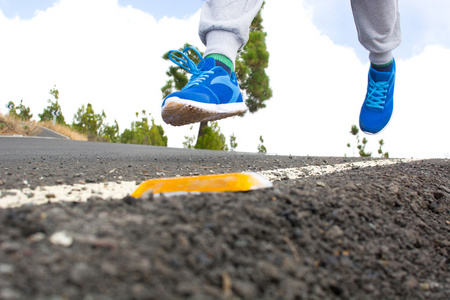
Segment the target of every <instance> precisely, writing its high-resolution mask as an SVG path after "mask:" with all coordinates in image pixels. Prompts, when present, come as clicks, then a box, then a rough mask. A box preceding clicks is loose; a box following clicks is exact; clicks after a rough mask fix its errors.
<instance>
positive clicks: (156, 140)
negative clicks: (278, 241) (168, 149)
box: [120, 110, 168, 146]
mask: <svg viewBox="0 0 450 300" xmlns="http://www.w3.org/2000/svg"><path fill="white" fill-rule="evenodd" d="M136 117H139V113H136ZM149 117H150V114H148V116H147V113H146V111H145V110H143V111H142V112H141V120H137V121H134V122H131V128H130V129H128V128H127V129H125V130H124V131H123V133H122V134H121V135H120V142H121V143H124V144H140V145H154V146H167V141H168V139H167V136H165V135H164V129H163V128H162V126H161V125H156V124H155V120H154V119H153V118H151V124H149Z"/></svg>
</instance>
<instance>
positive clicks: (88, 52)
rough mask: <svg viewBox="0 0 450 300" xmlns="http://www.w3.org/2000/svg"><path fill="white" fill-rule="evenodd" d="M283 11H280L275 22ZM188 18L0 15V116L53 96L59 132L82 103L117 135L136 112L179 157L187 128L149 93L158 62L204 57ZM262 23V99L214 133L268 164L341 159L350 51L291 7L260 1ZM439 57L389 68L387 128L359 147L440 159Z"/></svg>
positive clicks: (71, 6)
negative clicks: (381, 146) (381, 143)
mask: <svg viewBox="0 0 450 300" xmlns="http://www.w3.org/2000/svg"><path fill="white" fill-rule="evenodd" d="M283 7H284V8H285V7H289V9H288V10H286V9H284V10H283V11H284V13H283V18H280V16H279V12H280V11H282V10H281V9H282V8H283ZM199 16H200V13H199V12H197V13H195V14H194V15H192V16H191V17H189V18H186V19H183V20H179V19H175V18H162V19H160V20H158V21H157V20H155V18H154V17H153V16H152V15H150V14H148V13H145V12H142V11H141V10H138V9H134V8H132V7H131V6H127V7H123V6H120V5H118V3H117V0H98V1H90V0H77V1H73V0H61V1H60V2H59V3H57V4H55V5H54V6H53V7H51V8H49V9H47V10H45V11H41V12H39V13H37V14H36V15H35V16H34V17H33V18H32V19H29V20H20V19H18V18H15V19H8V18H6V17H4V16H3V15H2V14H1V13H0V43H1V44H2V47H1V48H0V66H1V68H0V82H2V88H1V89H0V102H3V103H2V104H1V106H0V108H1V109H2V112H4V111H5V109H4V108H3V107H4V103H7V102H8V101H10V100H13V101H14V102H19V101H20V99H23V100H24V104H25V105H29V106H30V107H31V111H32V112H33V113H34V115H35V117H37V114H38V113H40V112H42V110H43V108H44V107H45V106H47V102H46V101H47V99H48V98H50V95H49V94H48V91H49V90H50V89H51V88H52V87H53V85H54V84H56V87H57V88H58V89H59V90H60V103H61V105H62V109H63V114H64V115H65V117H66V120H68V121H69V122H71V121H72V118H73V115H74V114H75V113H76V110H77V108H79V107H81V105H82V104H86V103H88V102H89V103H91V104H93V107H94V109H95V110H98V112H100V110H101V109H104V110H105V113H106V114H107V116H108V122H109V123H112V122H113V121H114V119H117V121H118V122H119V125H120V128H121V130H123V129H125V128H127V127H129V126H130V123H131V121H133V120H134V119H135V112H137V111H141V110H142V109H145V110H146V111H148V112H151V113H152V116H153V117H154V118H155V122H156V123H157V124H162V125H163V127H164V129H165V131H166V134H167V136H168V137H169V146H171V147H182V142H183V140H184V136H185V135H194V134H196V133H197V129H198V126H197V125H195V126H194V128H193V130H192V131H190V130H189V128H190V126H184V127H172V126H168V125H166V124H164V123H163V121H162V119H161V116H160V105H161V101H162V99H161V91H160V88H161V87H162V86H163V85H164V83H165V81H166V76H165V72H166V70H167V68H168V66H169V65H170V62H166V61H164V60H163V59H161V56H162V55H163V54H164V53H165V52H167V51H168V50H171V49H177V48H179V47H180V46H182V45H183V44H184V43H185V42H189V43H191V44H193V45H197V46H200V50H204V47H203V45H202V44H201V42H200V39H199V38H198V34H197V29H198V22H199ZM263 17H264V26H265V29H266V31H267V33H268V36H267V45H268V50H269V52H270V62H269V68H268V70H267V71H268V74H269V76H270V80H271V87H272V89H273V92H274V94H273V98H272V99H271V100H270V101H268V104H267V108H265V109H263V110H261V111H260V112H257V113H256V114H254V115H252V114H247V115H246V116H245V117H244V118H240V117H234V118H230V119H226V120H223V121H220V123H219V126H220V127H221V129H222V131H223V133H224V134H225V135H226V137H227V138H228V137H229V136H230V134H231V133H234V134H235V135H236V136H237V142H238V148H237V150H238V151H253V152H254V151H256V148H257V145H258V143H259V140H258V138H259V136H260V135H262V136H263V137H264V140H265V145H266V147H267V148H268V151H269V152H271V153H278V154H293V155H323V156H328V155H332V156H341V155H343V154H344V153H348V154H352V153H351V151H349V149H347V147H346V144H347V143H348V142H352V139H353V137H352V136H351V135H350V134H349V133H348V132H349V131H350V127H351V125H352V124H357V123H358V115H359V109H360V106H361V104H362V100H363V97H364V94H365V89H366V84H367V71H368V63H367V62H362V61H361V60H360V59H359V58H358V55H357V54H356V50H355V48H354V47H350V46H345V45H341V44H339V43H337V42H336V41H334V40H333V39H332V38H331V37H329V36H327V35H326V34H324V33H323V32H322V31H321V30H320V28H317V26H316V24H315V23H314V22H313V20H314V19H313V11H312V10H311V9H310V8H305V7H304V6H303V2H302V1H298V0H284V1H268V2H267V4H266V7H265V9H264V11H263ZM448 33H450V30H449V32H447V34H448ZM352 36H353V33H352ZM353 37H354V39H355V40H357V38H356V36H353ZM358 51H359V50H358ZM449 54H450V53H449V49H448V47H447V48H445V47H444V46H437V45H434V46H428V47H426V48H424V51H423V52H421V53H419V54H418V55H415V56H413V57H410V58H407V59H399V60H398V81H397V88H396V96H395V97H396V102H395V103H396V104H395V105H396V110H395V113H394V118H393V121H392V124H390V125H389V126H388V128H387V129H386V130H385V131H384V132H383V134H382V135H380V136H375V137H369V144H371V145H373V147H374V148H376V146H377V141H378V139H380V138H384V139H385V142H386V146H385V150H388V151H389V152H390V153H391V155H393V156H395V157H410V156H414V157H443V156H445V155H450V144H449V141H448V139H446V138H445V137H446V133H448V130H449V129H450V126H449V121H447V120H448V118H447V117H446V116H445V114H446V112H448V111H449V106H448V105H449V104H448V103H450V101H448V99H447V100H446V99H445V97H446V94H447V91H446V82H445V81H446V78H448V76H447V77H446V76H445V73H444V71H442V70H448V69H449V68H450V62H449V57H450V55H449ZM447 98H448V97H447ZM375 150H376V149H375Z"/></svg>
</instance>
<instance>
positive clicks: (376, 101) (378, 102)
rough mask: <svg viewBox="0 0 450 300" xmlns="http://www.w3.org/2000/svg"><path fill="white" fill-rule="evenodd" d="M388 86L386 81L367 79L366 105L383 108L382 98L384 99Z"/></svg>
mask: <svg viewBox="0 0 450 300" xmlns="http://www.w3.org/2000/svg"><path fill="white" fill-rule="evenodd" d="M388 87H389V83H388V82H387V81H378V82H377V81H374V80H373V79H372V78H370V80H369V87H368V91H367V102H366V106H367V107H372V108H378V109H384V104H385V103H386V102H385V101H384V100H385V99H386V93H387V90H388Z"/></svg>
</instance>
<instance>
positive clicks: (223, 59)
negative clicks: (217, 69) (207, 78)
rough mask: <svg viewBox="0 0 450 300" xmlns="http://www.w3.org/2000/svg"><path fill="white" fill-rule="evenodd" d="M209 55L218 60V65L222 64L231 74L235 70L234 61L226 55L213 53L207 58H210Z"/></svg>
mask: <svg viewBox="0 0 450 300" xmlns="http://www.w3.org/2000/svg"><path fill="white" fill-rule="evenodd" d="M208 57H212V58H214V59H215V60H216V66H221V67H222V68H224V69H225V71H227V72H228V73H229V74H230V75H231V73H232V72H234V66H233V62H232V61H231V60H230V59H229V58H228V57H226V56H225V55H221V54H215V53H213V54H210V55H208V56H207V57H206V58H208Z"/></svg>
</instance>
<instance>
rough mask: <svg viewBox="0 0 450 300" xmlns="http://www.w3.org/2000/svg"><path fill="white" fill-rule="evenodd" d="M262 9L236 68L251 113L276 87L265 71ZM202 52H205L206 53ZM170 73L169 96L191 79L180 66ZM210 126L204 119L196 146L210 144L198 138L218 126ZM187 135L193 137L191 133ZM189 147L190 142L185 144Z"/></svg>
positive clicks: (165, 92) (193, 57) (165, 89)
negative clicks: (270, 83) (212, 127)
mask: <svg viewBox="0 0 450 300" xmlns="http://www.w3.org/2000/svg"><path fill="white" fill-rule="evenodd" d="M263 7H264V4H263ZM261 10H262V8H261ZM261 10H260V11H259V12H258V14H257V16H256V17H255V18H254V19H253V21H252V24H251V26H250V34H249V40H248V42H247V44H246V45H245V46H244V49H243V50H242V51H241V52H240V53H238V58H237V60H236V70H235V72H236V77H237V79H238V82H239V85H240V88H241V91H242V95H243V97H244V99H245V103H246V105H247V107H248V108H249V111H250V112H251V113H254V112H256V111H258V110H259V109H261V108H265V107H266V104H265V103H264V102H265V101H266V100H268V99H270V98H271V97H272V90H271V88H270V86H269V77H268V76H267V74H266V72H265V69H266V68H267V66H268V63H269V52H268V51H267V47H266V40H265V39H266V36H267V33H266V32H264V28H263V26H262V22H263V18H262V16H261ZM189 46H191V45H189V44H185V45H184V47H183V48H180V49H179V51H182V50H183V49H185V48H186V47H189ZM186 54H187V55H188V57H189V58H190V59H191V60H192V61H194V62H195V63H196V64H198V62H199V58H198V57H197V55H195V54H194V53H191V52H189V51H188V52H187V53H186ZM201 54H202V55H203V53H201ZM163 59H165V60H168V59H169V53H168V52H167V53H165V54H164V55H163ZM166 75H167V76H168V77H169V79H168V81H167V83H166V84H165V85H164V86H163V87H162V88H161V92H162V94H163V98H165V97H167V96H168V95H169V94H170V93H172V92H174V91H177V90H181V89H182V88H183V87H184V86H185V85H186V84H187V83H188V81H189V80H188V74H187V72H186V71H185V70H184V69H182V68H180V67H178V66H170V67H169V70H168V71H167V72H166ZM206 127H209V126H208V122H201V123H200V126H199V130H198V135H197V143H196V146H197V145H198V146H200V145H208V144H203V143H199V142H198V141H199V140H200V138H201V137H202V135H203V134H205V133H208V132H214V130H215V129H213V130H212V131H210V130H208V129H206ZM217 127H218V126H217ZM216 137H217V135H216ZM186 138H187V139H191V137H186ZM183 144H185V143H183ZM191 144H192V143H188V144H187V145H188V146H189V145H191ZM213 144H215V143H213ZM185 147H187V146H186V145H185ZM201 149H209V148H201Z"/></svg>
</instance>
